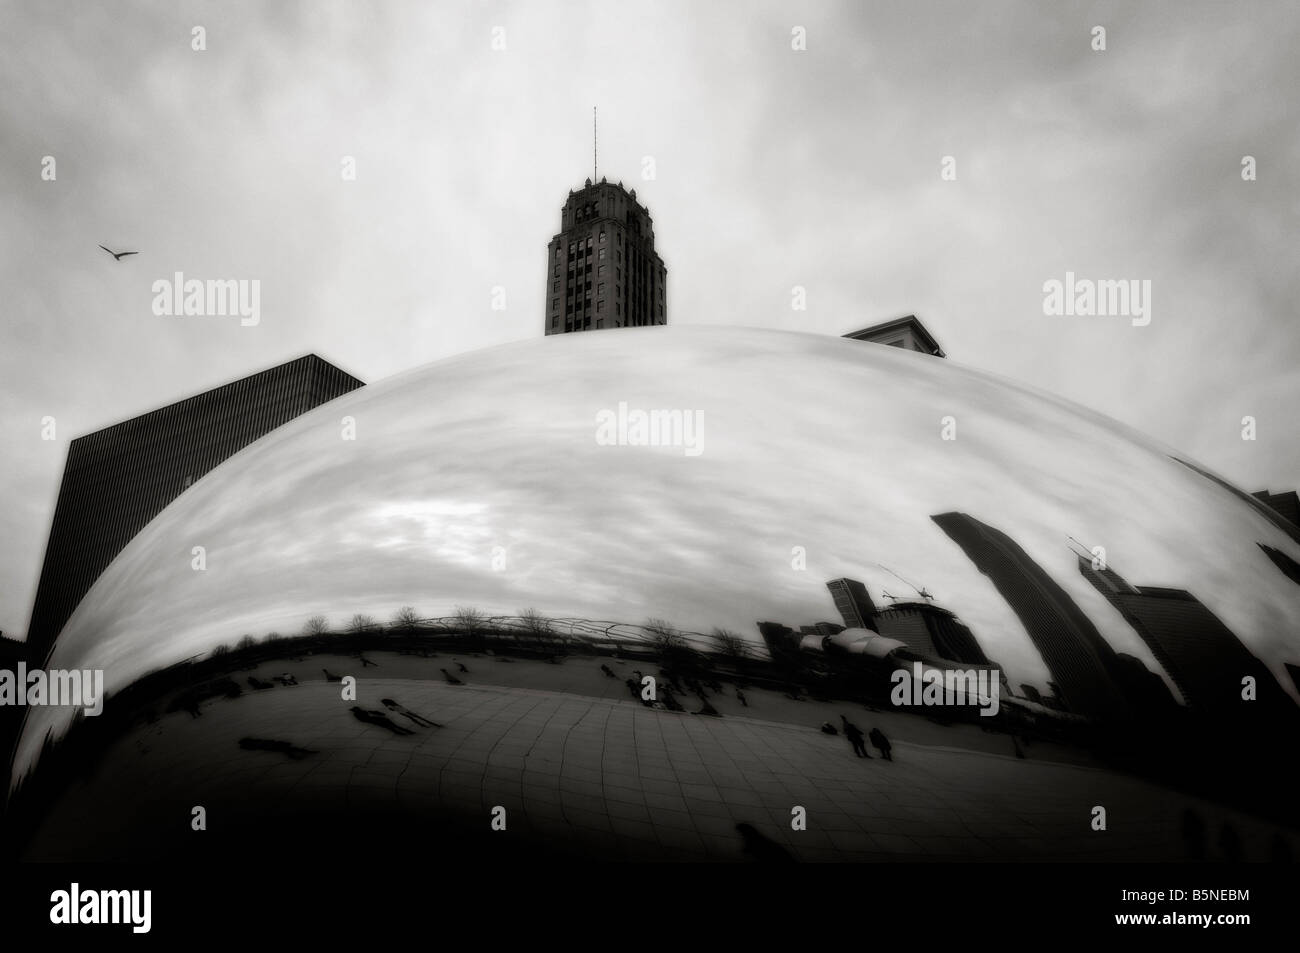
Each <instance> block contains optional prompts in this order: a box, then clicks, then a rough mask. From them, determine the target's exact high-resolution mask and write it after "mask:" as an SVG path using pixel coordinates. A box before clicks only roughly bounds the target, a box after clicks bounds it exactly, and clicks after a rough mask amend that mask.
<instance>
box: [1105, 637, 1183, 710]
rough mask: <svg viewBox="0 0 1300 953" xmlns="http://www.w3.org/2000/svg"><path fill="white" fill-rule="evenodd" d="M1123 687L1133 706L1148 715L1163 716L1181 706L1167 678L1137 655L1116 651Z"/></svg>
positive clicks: (1121, 686)
mask: <svg viewBox="0 0 1300 953" xmlns="http://www.w3.org/2000/svg"><path fill="white" fill-rule="evenodd" d="M1115 658H1116V660H1117V661H1118V662H1119V669H1118V671H1119V676H1120V690H1121V691H1122V692H1123V693H1124V697H1125V698H1127V699H1128V700H1129V703H1130V704H1131V705H1132V706H1133V708H1134V709H1135V710H1136V711H1137V712H1138V714H1140V715H1142V716H1143V717H1146V718H1163V717H1167V716H1169V715H1172V714H1174V713H1175V712H1177V711H1179V710H1180V706H1179V704H1178V699H1176V698H1174V693H1173V692H1171V691H1170V690H1169V686H1168V685H1166V684H1165V680H1164V679H1163V678H1161V677H1160V676H1159V675H1158V674H1157V673H1155V672H1153V671H1151V669H1149V668H1147V667H1146V665H1144V664H1143V662H1142V660H1141V659H1140V658H1138V657H1137V656H1136V655H1129V654H1128V653H1127V652H1116V653H1115Z"/></svg>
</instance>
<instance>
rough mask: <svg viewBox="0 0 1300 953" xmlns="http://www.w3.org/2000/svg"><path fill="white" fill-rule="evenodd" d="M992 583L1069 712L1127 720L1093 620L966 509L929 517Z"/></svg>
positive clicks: (1116, 671)
mask: <svg viewBox="0 0 1300 953" xmlns="http://www.w3.org/2000/svg"><path fill="white" fill-rule="evenodd" d="M931 519H933V520H934V521H935V522H936V523H937V524H938V525H939V527H940V528H941V529H943V531H944V532H945V533H947V534H948V535H949V536H950V537H952V539H953V541H954V542H955V543H957V545H958V546H960V547H961V548H962V549H963V550H965V552H966V555H967V556H968V557H970V560H971V561H972V562H973V563H975V565H976V567H977V568H978V569H979V571H980V572H982V573H983V574H984V575H986V576H988V577H989V579H990V580H991V581H992V582H993V585H994V586H996V587H997V590H998V592H999V593H1001V594H1002V598H1004V599H1006V601H1007V603H1008V604H1009V605H1010V606H1011V608H1012V610H1014V612H1015V613H1016V615H1017V616H1018V617H1019V618H1020V622H1021V624H1022V625H1023V626H1024V627H1025V631H1026V632H1027V633H1028V634H1029V638H1030V640H1031V641H1032V642H1033V643H1034V645H1035V647H1036V648H1037V649H1038V651H1039V653H1040V654H1041V655H1042V657H1043V662H1044V663H1045V664H1046V665H1047V669H1048V671H1049V672H1051V674H1052V682H1053V684H1055V685H1056V687H1057V694H1058V695H1059V696H1060V698H1061V700H1062V701H1063V702H1064V703H1065V704H1066V706H1067V707H1068V708H1069V710H1070V711H1072V712H1074V713H1075V714H1079V715H1083V716H1085V717H1088V718H1093V719H1096V720H1099V721H1120V720H1126V719H1128V718H1130V717H1131V716H1132V715H1133V709H1132V707H1131V706H1130V705H1129V703H1128V702H1127V700H1126V699H1125V698H1124V696H1123V694H1122V692H1121V689H1120V683H1121V681H1122V680H1123V675H1122V674H1121V672H1120V668H1121V666H1120V663H1119V662H1118V660H1117V659H1116V657H1115V650H1114V649H1112V648H1111V647H1110V645H1109V644H1108V643H1107V642H1106V640H1105V639H1104V638H1102V636H1101V633H1100V632H1098V631H1097V627H1096V626H1095V625H1093V624H1092V620H1091V619H1089V618H1088V616H1087V615H1085V614H1084V612H1083V610H1082V609H1080V608H1079V606H1078V605H1077V604H1076V603H1075V601H1074V600H1073V599H1071V598H1070V596H1069V593H1067V592H1066V591H1065V590H1064V589H1062V588H1061V587H1060V585H1058V584H1057V583H1056V581H1055V580H1053V579H1052V577H1051V576H1049V575H1048V574H1047V572H1046V571H1044V569H1043V568H1042V567H1041V566H1039V565H1038V563H1036V562H1034V560H1033V559H1031V558H1030V557H1029V554H1028V553H1026V552H1025V551H1024V550H1023V549H1022V548H1021V547H1020V545H1019V544H1018V543H1017V542H1016V541H1015V540H1013V539H1012V538H1011V537H1010V536H1008V535H1007V534H1006V533H1003V532H1002V531H1001V530H997V529H994V528H993V527H992V526H987V525H985V524H984V523H981V522H980V521H979V520H977V519H975V518H974V517H971V516H968V515H966V514H965V513H941V514H939V515H938V516H932V517H931Z"/></svg>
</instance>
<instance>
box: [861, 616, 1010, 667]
mask: <svg viewBox="0 0 1300 953" xmlns="http://www.w3.org/2000/svg"><path fill="white" fill-rule="evenodd" d="M873 623H874V624H873V626H872V627H873V628H874V629H875V630H876V631H877V632H879V633H880V634H881V635H883V636H885V637H887V638H891V639H898V641H900V642H903V643H904V644H906V645H907V646H908V647H909V648H911V649H913V650H914V651H916V652H919V653H920V654H921V655H925V656H928V657H931V658H937V659H947V660H949V661H953V662H966V663H968V664H970V665H990V664H992V663H991V662H989V660H988V656H986V655H985V654H984V651H983V650H982V649H981V648H980V645H979V642H978V641H976V639H975V636H974V634H973V633H972V632H971V630H970V629H968V628H967V627H966V626H965V625H964V624H962V622H961V621H960V620H959V619H958V618H957V617H956V616H955V615H953V614H952V613H951V612H949V611H948V610H947V609H943V608H940V607H939V606H936V605H933V604H931V603H929V602H897V603H894V605H892V606H890V607H889V608H887V609H881V610H880V611H879V612H877V613H876V615H875V618H874V620H873Z"/></svg>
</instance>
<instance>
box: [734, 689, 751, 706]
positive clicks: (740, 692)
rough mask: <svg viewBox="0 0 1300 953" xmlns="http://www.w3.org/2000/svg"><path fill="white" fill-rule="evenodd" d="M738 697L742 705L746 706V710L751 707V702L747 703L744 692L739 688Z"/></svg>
mask: <svg viewBox="0 0 1300 953" xmlns="http://www.w3.org/2000/svg"><path fill="white" fill-rule="evenodd" d="M736 697H737V698H738V699H740V703H741V704H742V705H744V706H745V707H746V708H748V707H749V702H747V701H745V693H744V692H742V691H741V690H740V689H739V688H737V689H736Z"/></svg>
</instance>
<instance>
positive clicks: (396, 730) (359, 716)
mask: <svg viewBox="0 0 1300 953" xmlns="http://www.w3.org/2000/svg"><path fill="white" fill-rule="evenodd" d="M352 715H353V717H355V718H356V720H357V721H364V722H365V723H366V724H368V725H376V726H377V727H380V728H387V729H388V730H389V731H391V732H392V733H393V734H395V735H413V734H415V732H414V731H411V730H410V729H409V728H403V727H402V726H401V725H398V724H394V723H393V721H392V720H391V719H390V718H389V717H388V716H387V715H385V714H384V713H383V712H382V711H366V710H365V709H364V708H362V707H361V706H359V705H353V706H352Z"/></svg>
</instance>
